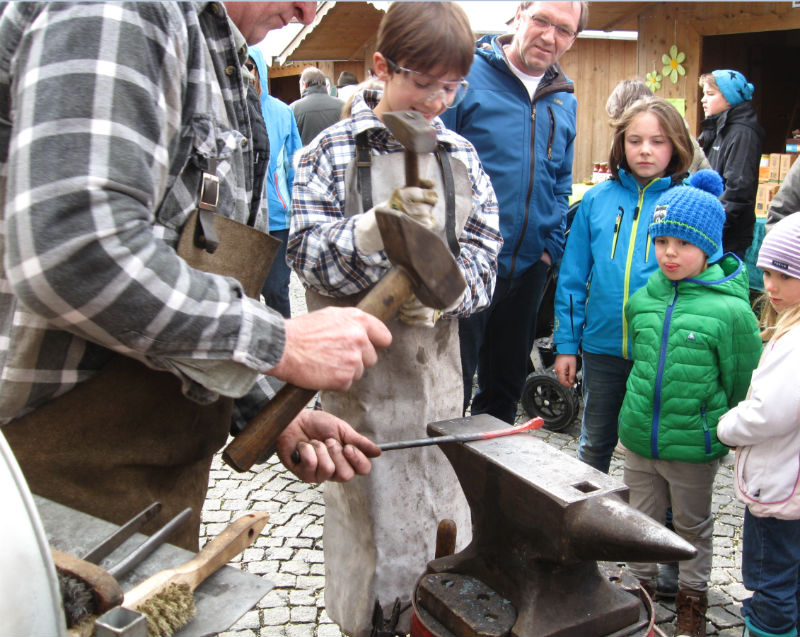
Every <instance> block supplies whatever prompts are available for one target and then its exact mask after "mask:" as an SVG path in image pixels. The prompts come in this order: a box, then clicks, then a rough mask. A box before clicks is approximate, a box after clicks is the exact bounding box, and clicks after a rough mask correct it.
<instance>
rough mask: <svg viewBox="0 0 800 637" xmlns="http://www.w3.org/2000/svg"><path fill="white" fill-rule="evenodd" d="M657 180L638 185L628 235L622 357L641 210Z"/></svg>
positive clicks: (623, 303)
mask: <svg viewBox="0 0 800 637" xmlns="http://www.w3.org/2000/svg"><path fill="white" fill-rule="evenodd" d="M657 182H658V179H654V180H653V181H651V182H650V183H649V184H647V185H646V186H645V187H644V188H642V187H641V186H639V187H638V188H639V199H638V200H637V202H636V208H634V210H633V224H632V225H631V233H630V235H629V236H628V255H627V257H626V259H625V279H624V282H623V288H622V358H628V321H627V320H625V304H626V303H627V302H628V297H629V296H630V293H631V264H632V263H633V249H634V248H635V247H636V234H637V230H638V229H639V211H640V210H641V209H642V203H643V202H644V194H645V192H646V191H647V189H648V188H649V187H650V186H652V185H653V184H655V183H657Z"/></svg>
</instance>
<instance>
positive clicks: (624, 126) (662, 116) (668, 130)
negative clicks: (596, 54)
mask: <svg viewBox="0 0 800 637" xmlns="http://www.w3.org/2000/svg"><path fill="white" fill-rule="evenodd" d="M642 113H652V114H653V115H655V116H656V118H658V122H659V124H660V125H661V129H662V130H663V131H664V135H666V137H667V139H669V141H670V142H672V157H671V158H670V161H669V164H668V165H667V169H666V170H665V171H664V176H665V177H672V176H675V175H682V174H683V173H685V172H687V171H688V170H689V166H691V165H692V157H693V156H694V149H693V148H692V140H691V138H690V137H689V131H687V130H686V123H685V122H684V121H683V117H681V114H680V113H679V112H678V109H676V108H675V107H674V106H673V105H672V104H670V103H669V102H668V101H667V100H665V99H664V98H662V97H643V98H641V99H639V100H636V101H635V102H634V103H633V104H631V105H630V106H629V107H628V108H626V109H625V111H624V112H623V113H622V115H621V116H620V117H619V119H617V120H615V121H614V122H612V126H613V127H614V140H613V142H612V143H611V152H610V154H609V156H608V167H609V169H610V170H611V176H612V177H613V178H614V179H617V178H618V176H619V169H620V168H624V169H625V170H627V171H628V172H631V167H630V166H629V165H628V160H627V158H626V157H625V131H627V130H628V127H629V126H630V124H631V122H632V121H633V119H634V118H635V117H636V116H637V115H641V114H642Z"/></svg>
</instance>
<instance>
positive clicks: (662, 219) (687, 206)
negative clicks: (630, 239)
mask: <svg viewBox="0 0 800 637" xmlns="http://www.w3.org/2000/svg"><path fill="white" fill-rule="evenodd" d="M722 190H723V186H722V177H720V176H719V173H717V172H716V171H714V170H698V171H697V172H696V173H695V174H694V175H692V176H691V177H690V178H689V179H688V180H687V181H686V182H685V183H684V184H683V185H682V186H676V187H675V188H670V189H669V190H667V191H666V192H665V193H664V194H663V195H661V196H660V197H659V198H658V201H656V208H655V211H654V212H653V222H652V223H651V224H650V236H651V237H653V238H655V237H665V236H666V237H677V238H679V239H683V240H684V241H688V242H689V243H691V244H693V245H696V246H697V247H698V248H700V249H701V250H702V251H703V252H705V253H706V255H707V256H709V257H711V256H713V255H714V254H715V253H717V252H718V251H719V249H720V247H721V246H722V226H723V225H724V224H725V209H724V208H723V207H722V204H721V203H720V201H719V199H718V198H717V197H719V195H721V194H722Z"/></svg>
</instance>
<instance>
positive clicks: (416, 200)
mask: <svg viewBox="0 0 800 637" xmlns="http://www.w3.org/2000/svg"><path fill="white" fill-rule="evenodd" d="M438 200H439V195H437V194H436V191H435V190H434V189H433V182H432V181H431V180H430V179H420V182H419V187H417V186H403V187H402V188H395V189H394V191H392V196H391V197H389V207H390V208H392V209H394V210H400V211H402V212H405V213H406V214H407V215H408V216H409V217H411V218H412V219H413V220H414V221H416V222H417V223H420V224H422V225H423V226H425V227H426V228H427V229H428V230H431V229H433V228H434V227H435V226H436V221H435V220H434V218H433V207H434V206H435V205H436V202H437V201H438Z"/></svg>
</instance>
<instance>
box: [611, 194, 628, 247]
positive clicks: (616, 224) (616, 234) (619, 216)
mask: <svg viewBox="0 0 800 637" xmlns="http://www.w3.org/2000/svg"><path fill="white" fill-rule="evenodd" d="M624 216H625V209H624V208H623V207H622V206H620V207H619V212H618V213H617V220H616V221H615V222H614V240H613V241H612V242H611V259H612V260H613V259H614V254H616V252H617V239H618V238H619V227H620V225H621V224H622V217H624Z"/></svg>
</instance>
